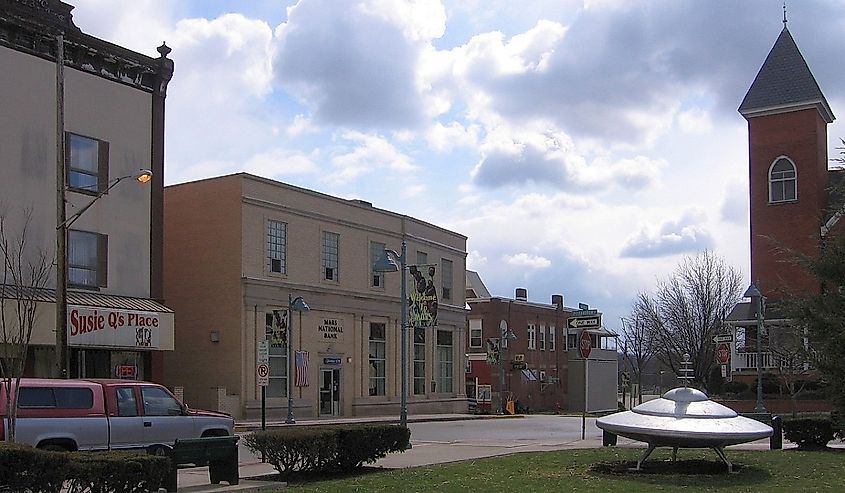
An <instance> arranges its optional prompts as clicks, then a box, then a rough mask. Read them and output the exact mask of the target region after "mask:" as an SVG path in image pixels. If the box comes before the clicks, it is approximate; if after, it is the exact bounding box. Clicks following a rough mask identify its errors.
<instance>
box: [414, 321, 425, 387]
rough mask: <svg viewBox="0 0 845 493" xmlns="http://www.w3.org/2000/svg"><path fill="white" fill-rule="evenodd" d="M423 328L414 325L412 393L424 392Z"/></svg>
mask: <svg viewBox="0 0 845 493" xmlns="http://www.w3.org/2000/svg"><path fill="white" fill-rule="evenodd" d="M425 330H426V329H424V328H419V327H414V395H424V394H425Z"/></svg>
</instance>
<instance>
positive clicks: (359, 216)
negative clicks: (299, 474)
mask: <svg viewBox="0 0 845 493" xmlns="http://www.w3.org/2000/svg"><path fill="white" fill-rule="evenodd" d="M270 221H274V222H276V223H279V224H282V225H284V230H285V234H284V249H283V252H284V263H283V264H284V269H283V272H271V269H270V262H269V261H268V224H269V222H270ZM324 233H331V235H329V236H333V237H335V238H337V262H336V265H334V266H333V267H332V276H331V277H332V279H330V280H327V279H326V277H327V276H326V268H325V266H324V265H323V250H324V247H323V238H324ZM403 238H404V239H405V240H406V242H407V259H408V264H415V263H416V261H417V259H418V258H421V257H423V256H424V257H427V259H428V260H427V263H430V264H436V268H435V270H436V274H435V276H434V284H435V286H436V288H437V292H438V297H439V303H438V325H437V326H436V327H433V328H427V329H425V330H424V331H418V332H417V337H419V338H421V337H422V336H424V338H425V341H424V343H423V342H422V341H421V340H420V339H418V340H417V342H418V344H417V346H416V348H415V347H414V342H413V340H414V337H413V329H410V330H409V335H408V343H409V346H408V365H409V366H408V375H409V377H408V378H409V382H408V407H409V413H410V414H414V413H432V412H456V411H464V410H466V396H465V390H464V366H465V355H464V339H465V325H466V310H465V299H464V294H465V268H466V237H464V236H462V235H460V234H457V233H454V232H451V231H447V230H445V229H443V228H439V227H437V226H434V225H431V224H428V223H425V222H423V221H419V220H417V219H414V218H411V217H408V216H404V215H401V214H395V213H392V212H388V211H385V210H380V209H377V208H374V207H372V206H371V205H370V204H367V203H365V202H362V201H350V200H344V199H340V198H336V197H331V196H328V195H324V194H321V193H317V192H313V191H310V190H305V189H301V188H297V187H293V186H290V185H286V184H283V183H279V182H276V181H272V180H269V179H264V178H260V177H257V176H253V175H249V174H245V173H240V174H235V175H229V176H223V177H218V178H212V179H207V180H202V181H197V182H191V183H185V184H181V185H174V186H170V187H167V188H166V189H165V266H164V271H165V298H166V301H167V303H168V306H170V307H172V308H173V309H174V310H175V312H176V348H175V352H174V353H173V354H172V355H168V357H167V359H166V361H165V376H166V383H167V384H168V385H171V386H173V387H180V388H184V395H185V400H186V402H187V403H188V404H190V405H192V406H198V407H206V408H222V409H226V410H227V411H229V412H232V413H233V414H235V415H236V416H238V417H250V418H255V417H257V416H259V415H260V411H261V398H260V396H261V388H260V386H259V385H258V379H257V377H256V352H257V347H258V341H261V340H264V339H265V338H267V337H268V335H267V334H268V325H267V322H268V317H270V320H272V316H271V314H272V313H273V311H274V310H275V311H278V312H280V313H282V314H284V313H286V311H287V308H288V302H289V296H291V297H297V296H301V297H302V298H303V299H304V300H305V301H306V303H307V304H308V305H309V306H310V311H308V312H304V313H299V312H293V317H292V320H291V319H290V318H283V319H285V320H288V321H290V322H292V324H293V331H292V349H293V350H302V351H307V352H308V356H309V358H308V360H309V364H308V372H307V377H308V385H307V386H302V387H294V389H293V398H294V400H293V402H294V412H295V415H296V416H297V417H316V416H328V415H334V416H338V415H340V416H366V415H390V414H397V415H398V413H399V400H400V388H401V385H400V381H399V380H400V379H399V374H400V365H399V362H400V356H401V353H400V344H399V339H400V332H399V326H400V325H401V324H400V322H399V318H400V313H401V311H400V310H401V305H400V296H399V293H400V284H399V282H400V275H399V273H384V274H383V275H382V276H381V279H380V282H379V283H378V284H380V285H379V286H375V287H374V286H373V284H374V280H373V271H372V256H371V251H372V248H373V247H372V244H373V243H375V244H384V245H385V246H386V247H387V248H388V249H392V250H395V251H399V250H400V248H401V242H402V240H403ZM422 254H424V255H422ZM444 260H446V261H449V262H451V265H452V272H451V283H449V282H448V281H447V287H448V285H449V284H451V289H450V290H449V291H450V294H451V299H444V298H443V280H442V277H441V276H442V272H443V268H442V266H443V264H444ZM426 272H427V271H426ZM408 288H409V290H410V289H411V288H412V283H410V282H409V283H408ZM381 324H383V327H384V330H383V333H384V339H383V343H382V342H381V341H380V337H379V327H381V326H382V325H381ZM271 327H272V325H271ZM371 327H374V328H373V330H374V332H373V334H374V335H375V336H376V338H377V339H379V340H378V341H375V345H374V346H372V347H371V341H370V335H371ZM271 330H272V329H271ZM438 335H439V341H440V343H441V344H439V345H438V343H437V342H438ZM450 338H451V345H449V344H447V343H448V342H449V339H450ZM415 351H416V355H417V356H416V368H417V370H416V375H415V370H414V367H415V365H414V360H415V356H414V355H415ZM285 352H286V351H284V350H283V345H276V346H275V347H274V348H272V349H271V361H270V366H271V371H270V375H271V384H270V385H269V386H268V387H267V389H266V392H267V395H266V413H267V417H268V419H280V418H284V417H285V416H286V414H287V396H286V392H285V386H286V380H285V378H283V377H284V375H285V373H286V368H288V369H290V372H289V373H291V374H292V373H293V372H292V368H293V364H292V363H293V362H292V361H291V362H286V361H285V358H284V357H283V353H285ZM372 353H376V354H372ZM371 354H372V356H374V358H371ZM382 366H383V368H384V370H383V373H379V372H377V371H375V370H371V368H373V369H375V368H377V367H382ZM423 368H424V374H423V373H422V372H423ZM371 371H375V373H374V375H371ZM373 376H374V377H376V378H371V377H373ZM415 376H416V377H417V379H416V384H417V385H414V383H415V380H414V377H415ZM275 377H280V378H275ZM449 387H451V388H449ZM223 389H225V391H224V390H223ZM321 390H322V392H321ZM371 393H374V394H376V395H371Z"/></svg>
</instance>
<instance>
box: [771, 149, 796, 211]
mask: <svg viewBox="0 0 845 493" xmlns="http://www.w3.org/2000/svg"><path fill="white" fill-rule="evenodd" d="M795 182H796V173H795V164H793V163H792V160H790V159H789V158H788V157H785V156H781V157H779V158H777V159H776V160H775V162H774V163H772V167H771V168H770V169H769V203H770V204H775V203H778V202H793V201H795V200H797V199H798V197H797V193H796V189H797V187H796V183H795Z"/></svg>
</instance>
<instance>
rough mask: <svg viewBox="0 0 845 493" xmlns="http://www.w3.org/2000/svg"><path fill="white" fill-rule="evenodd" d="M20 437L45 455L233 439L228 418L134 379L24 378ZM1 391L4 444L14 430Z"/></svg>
mask: <svg viewBox="0 0 845 493" xmlns="http://www.w3.org/2000/svg"><path fill="white" fill-rule="evenodd" d="M16 391H17V392H19V396H18V413H17V422H16V428H15V438H16V440H15V441H17V442H18V443H27V444H30V445H32V446H35V447H38V448H41V449H46V450H62V451H72V450H120V449H145V450H147V451H148V452H150V453H156V454H164V453H166V452H167V451H168V449H169V448H170V447H171V446H172V445H173V444H174V442H175V441H176V439H180V438H199V437H208V436H225V435H231V434H232V433H233V429H234V425H235V422H234V419H232V417H231V416H230V415H228V414H225V413H220V412H214V411H200V410H195V409H190V408H188V406H186V405H185V404H182V403H181V402H179V400H178V399H176V397H174V396H173V394H171V393H170V391H169V390H167V388H166V387H163V386H161V385H158V384H155V383H151V382H142V381H134V380H102V379H84V380H58V379H41V378H24V379H21V381H20V385H19V388H17V389H16V388H14V386H13V388H12V392H16ZM7 408H8V406H7V402H6V392H5V387H4V386H0V418H2V419H0V439H5V431H6V428H7V427H8V426H9V423H8V413H7V412H6V410H7Z"/></svg>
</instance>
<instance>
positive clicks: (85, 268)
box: [67, 230, 109, 288]
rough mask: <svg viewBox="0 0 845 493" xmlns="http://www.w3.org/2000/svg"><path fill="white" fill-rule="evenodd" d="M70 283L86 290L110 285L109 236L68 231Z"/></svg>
mask: <svg viewBox="0 0 845 493" xmlns="http://www.w3.org/2000/svg"><path fill="white" fill-rule="evenodd" d="M67 239H68V256H67V264H68V283H69V284H71V285H74V286H81V287H86V288H101V287H106V286H107V285H108V265H109V261H108V236H106V235H102V234H98V233H90V232H88V231H77V230H70V231H68V238H67Z"/></svg>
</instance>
